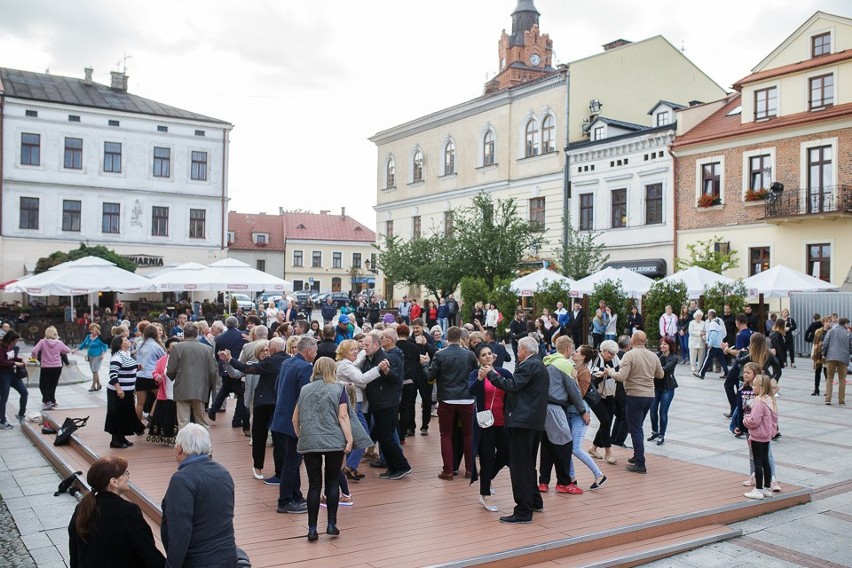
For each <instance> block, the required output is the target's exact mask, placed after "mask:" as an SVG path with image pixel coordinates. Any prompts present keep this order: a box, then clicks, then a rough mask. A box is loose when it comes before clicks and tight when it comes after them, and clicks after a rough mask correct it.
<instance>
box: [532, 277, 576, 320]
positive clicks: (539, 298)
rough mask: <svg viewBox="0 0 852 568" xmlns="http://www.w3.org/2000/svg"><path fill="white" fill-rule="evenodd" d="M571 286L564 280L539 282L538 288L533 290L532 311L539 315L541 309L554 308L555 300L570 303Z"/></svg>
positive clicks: (551, 309) (552, 309)
mask: <svg viewBox="0 0 852 568" xmlns="http://www.w3.org/2000/svg"><path fill="white" fill-rule="evenodd" d="M570 294H571V286H569V285H568V283H566V282H559V281H553V282H550V281H549V280H545V281H544V282H542V283H541V284H539V286H538V289H537V290H536V291H535V292H533V311H534V312H535V314H536V315H540V314H541V311H542V309H544V308H547V309H548V310H550V311H555V310H556V302H562V303H564V304H570V302H571V297H570Z"/></svg>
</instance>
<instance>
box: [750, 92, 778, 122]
mask: <svg viewBox="0 0 852 568" xmlns="http://www.w3.org/2000/svg"><path fill="white" fill-rule="evenodd" d="M774 116H778V88H777V87H769V88H768V89H757V90H756V91H755V92H754V119H755V120H764V119H767V118H772V117H774Z"/></svg>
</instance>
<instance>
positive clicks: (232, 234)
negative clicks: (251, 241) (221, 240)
mask: <svg viewBox="0 0 852 568" xmlns="http://www.w3.org/2000/svg"><path fill="white" fill-rule="evenodd" d="M236 238H237V235H236V233H235V232H234V231H228V244H231V243H233V242H234V239H236Z"/></svg>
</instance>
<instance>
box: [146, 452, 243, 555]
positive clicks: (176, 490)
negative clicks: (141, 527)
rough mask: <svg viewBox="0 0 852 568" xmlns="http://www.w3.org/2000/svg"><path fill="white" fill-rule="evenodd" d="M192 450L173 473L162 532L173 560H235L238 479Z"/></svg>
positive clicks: (167, 495) (165, 498)
mask: <svg viewBox="0 0 852 568" xmlns="http://www.w3.org/2000/svg"><path fill="white" fill-rule="evenodd" d="M195 458H196V456H190V457H189V458H187V459H188V460H193V461H191V462H189V463H187V462H184V463H183V464H181V466H179V467H178V470H177V471H176V472H175V473H174V474H173V475H172V478H171V480H170V481H169V488H168V489H166V495H165V497H163V503H162V510H163V521H162V523H161V524H160V537H161V539H162V541H163V547H164V548H165V549H166V559H167V562H168V564H167V565H168V566H170V567H175V568H177V567H178V566H182V567H183V568H194V567H208V566H223V567H225V566H234V565H235V560H236V557H237V545H236V542H235V540H234V480H233V479H232V478H231V474H230V473H228V470H227V469H225V468H224V467H222V466H221V465H219V464H218V463H216V462H214V461H213V460H212V459H210V458H208V457H207V456H204V457H202V458H198V459H195Z"/></svg>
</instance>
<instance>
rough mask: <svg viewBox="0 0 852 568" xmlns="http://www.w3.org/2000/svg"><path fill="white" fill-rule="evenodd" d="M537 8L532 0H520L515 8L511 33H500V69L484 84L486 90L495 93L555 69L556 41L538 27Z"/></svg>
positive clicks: (547, 73)
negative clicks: (554, 47) (553, 61)
mask: <svg viewBox="0 0 852 568" xmlns="http://www.w3.org/2000/svg"><path fill="white" fill-rule="evenodd" d="M539 15H540V14H539V13H538V10H536V9H535V5H534V4H533V0H518V5H517V7H516V8H515V11H514V12H512V34H511V35H509V34H507V33H506V30H505V29H504V30H503V35H502V36H501V37H500V44H499V48H498V49H499V52H500V71H499V72H498V73H497V76H496V77H494V78H493V79H492V80H490V81H489V82H488V83H486V84H485V93H486V94H488V93H494V92H497V91H502V90H503V89H508V88H511V87H515V86H517V85H520V84H521V83H526V82H527V81H533V80H535V79H540V78H541V77H545V76H547V75H550V74H551V73H554V72H555V71H556V70H555V69H554V68H553V67H552V65H551V64H552V57H553V42H552V41H551V40H550V36H548V35H547V34H542V33H541V31H540V30H539V28H538V17H539Z"/></svg>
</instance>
